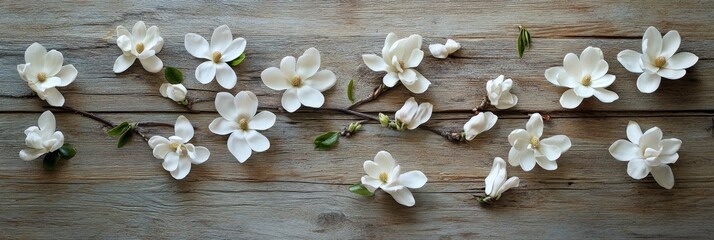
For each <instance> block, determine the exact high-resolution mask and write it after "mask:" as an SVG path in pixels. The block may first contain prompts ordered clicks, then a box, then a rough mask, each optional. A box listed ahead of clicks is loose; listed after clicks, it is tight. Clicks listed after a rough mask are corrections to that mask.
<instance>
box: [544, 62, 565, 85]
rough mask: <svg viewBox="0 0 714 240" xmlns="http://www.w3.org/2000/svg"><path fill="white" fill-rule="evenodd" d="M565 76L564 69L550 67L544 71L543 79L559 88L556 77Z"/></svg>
mask: <svg viewBox="0 0 714 240" xmlns="http://www.w3.org/2000/svg"><path fill="white" fill-rule="evenodd" d="M559 74H565V68H563V67H552V68H548V69H547V70H545V79H547V80H548V82H550V83H552V84H553V85H555V86H560V83H559V82H558V75H559Z"/></svg>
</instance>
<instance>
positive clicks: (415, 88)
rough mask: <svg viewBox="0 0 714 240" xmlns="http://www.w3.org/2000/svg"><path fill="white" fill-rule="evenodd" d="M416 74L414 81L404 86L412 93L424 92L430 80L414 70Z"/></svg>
mask: <svg viewBox="0 0 714 240" xmlns="http://www.w3.org/2000/svg"><path fill="white" fill-rule="evenodd" d="M414 72H415V73H416V76H417V80H416V82H414V84H411V85H407V84H404V86H405V87H406V88H407V89H408V90H409V91H410V92H412V93H424V92H426V90H427V89H428V88H429V85H431V82H430V81H429V80H428V79H426V78H425V77H424V76H423V75H421V73H419V72H417V71H416V70H414Z"/></svg>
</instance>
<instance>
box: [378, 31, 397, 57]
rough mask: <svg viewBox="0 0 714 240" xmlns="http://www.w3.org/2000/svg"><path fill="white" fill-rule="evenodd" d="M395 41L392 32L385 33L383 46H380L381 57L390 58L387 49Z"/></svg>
mask: <svg viewBox="0 0 714 240" xmlns="http://www.w3.org/2000/svg"><path fill="white" fill-rule="evenodd" d="M396 41H397V35H396V34H394V33H393V32H390V33H389V34H387V37H386V38H385V39H384V47H382V57H384V58H385V59H389V58H391V56H389V57H388V56H387V55H388V51H389V49H390V48H391V47H392V45H394V43H395V42H396Z"/></svg>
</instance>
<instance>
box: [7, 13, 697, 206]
mask: <svg viewBox="0 0 714 240" xmlns="http://www.w3.org/2000/svg"><path fill="white" fill-rule="evenodd" d="M117 36H118V38H117V46H119V48H120V49H121V50H122V52H123V54H122V55H120V56H119V57H118V58H117V59H116V61H115V63H114V68H113V70H114V72H115V73H120V72H123V71H125V70H127V69H128V68H129V67H130V66H131V65H132V64H133V63H134V62H135V61H136V59H139V62H140V63H141V65H142V66H143V68H144V69H145V70H146V71H148V72H152V73H157V72H159V71H161V70H162V69H163V62H162V61H161V59H159V58H158V57H157V56H156V54H157V53H159V52H160V51H161V49H162V48H163V45H164V40H163V38H162V37H161V36H160V35H159V30H158V28H157V27H156V26H151V27H149V28H148V29H147V28H146V25H145V24H144V22H141V21H139V22H137V23H136V24H135V25H134V27H133V28H132V31H131V32H129V30H128V29H127V28H125V27H123V26H119V27H117ZM184 43H185V48H186V50H187V51H188V52H189V53H190V54H191V55H192V56H194V57H196V58H203V59H207V61H205V62H203V63H201V64H200V65H199V66H198V67H197V68H196V71H195V78H196V80H197V81H198V82H200V83H202V84H208V83H210V82H211V81H213V79H216V81H217V82H218V84H219V85H220V86H222V87H224V88H226V89H231V88H233V87H234V86H235V85H236V81H237V76H236V73H235V72H234V71H233V69H232V68H231V66H230V65H229V62H231V61H233V60H235V59H237V58H239V57H240V56H241V55H243V52H244V50H245V48H246V40H245V39H243V38H235V39H234V38H233V35H232V33H231V30H230V29H229V28H228V26H226V25H223V26H219V27H217V28H216V29H215V30H214V31H213V35H212V36H211V41H210V43H209V42H208V41H207V40H206V39H205V38H203V37H201V36H200V35H197V34H194V33H189V34H186V36H185V41H184ZM679 43H680V37H679V34H678V33H677V32H676V31H671V32H669V33H667V34H666V35H665V36H664V38H663V37H662V36H661V34H660V33H659V31H657V30H656V29H655V28H654V27H650V28H648V29H647V31H646V32H645V35H644V37H643V41H642V48H643V49H642V51H643V53H642V54H640V53H637V52H634V51H631V50H625V51H622V52H621V53H620V54H618V60H619V61H620V62H621V63H622V65H623V66H625V68H626V69H627V70H629V71H632V72H636V73H642V75H640V77H639V78H638V80H637V87H638V89H640V91H642V92H646V93H651V92H653V91H655V90H656V89H657V88H658V86H659V82H660V77H665V78H669V79H678V78H681V77H682V76H684V74H685V70H684V69H685V68H688V67H690V66H692V65H694V63H696V61H697V60H698V58H697V57H696V56H695V55H694V54H691V53H677V54H675V52H676V50H677V48H678V47H679ZM421 46H422V37H421V36H420V35H416V34H415V35H411V36H409V37H406V38H401V39H399V38H398V37H397V36H396V35H395V34H394V33H390V34H388V35H387V37H386V40H385V42H384V47H383V48H382V55H381V56H377V55H376V54H365V55H363V56H362V58H363V61H364V63H365V64H366V65H367V67H369V68H370V69H372V70H373V71H377V72H386V74H385V76H384V77H383V84H384V85H385V86H387V87H394V86H396V85H397V84H398V83H401V84H402V85H404V86H405V87H406V88H407V89H408V90H409V91H411V92H412V93H415V94H419V93H423V92H425V91H426V90H427V89H428V87H429V86H430V84H431V82H430V81H429V80H428V79H427V78H426V77H424V76H423V75H422V74H421V73H419V72H418V71H417V70H416V69H415V68H416V67H417V66H419V64H420V63H421V61H422V59H423V57H424V52H423V51H422V50H421ZM459 48H461V44H459V43H457V42H456V41H454V40H452V39H449V40H448V41H447V42H446V44H445V45H442V44H432V45H430V46H429V49H430V51H431V53H432V55H433V56H434V57H436V58H446V57H447V56H448V55H449V54H452V53H454V52H456V51H458V50H459ZM25 62H26V63H25V64H20V65H18V67H17V70H18V72H19V74H20V76H21V78H22V79H23V80H25V81H26V82H27V83H28V85H29V86H30V88H31V89H32V90H33V91H35V92H36V93H37V95H38V96H39V97H40V98H41V99H43V100H46V101H47V102H48V103H49V104H50V105H52V106H62V105H63V104H64V97H63V96H62V94H61V93H60V92H59V91H58V90H57V89H56V88H57V87H64V86H67V85H68V84H70V83H72V81H74V79H75V78H76V76H77V70H76V69H75V68H74V66H72V65H65V66H62V63H63V57H62V54H61V53H59V52H58V51H56V50H51V51H49V52H48V51H47V50H46V49H45V48H44V47H42V45H40V44H38V43H34V44H32V45H31V46H30V47H29V48H28V49H27V51H26V52H25ZM320 64H321V59H320V52H319V51H318V50H317V49H315V48H309V49H307V50H306V51H305V52H304V53H303V54H302V55H301V56H300V57H298V58H297V59H296V58H295V57H292V56H287V57H285V58H283V59H282V61H281V62H280V66H279V67H270V68H267V69H265V70H264V71H263V72H262V73H261V79H262V81H263V83H264V84H265V85H266V86H267V87H268V88H270V89H273V90H277V91H284V92H283V95H282V100H281V105H282V107H283V109H285V110H286V111H288V112H295V111H297V110H298V109H299V108H300V107H301V106H307V107H312V108H319V107H321V106H322V105H323V104H324V102H325V98H324V96H323V94H322V92H324V91H326V90H328V89H330V88H332V87H333V86H334V85H335V83H336V76H335V74H334V73H333V72H332V71H330V70H320ZM607 71H608V64H607V62H605V60H604V58H603V53H602V51H601V50H600V49H599V48H595V47H588V48H586V49H585V50H584V51H583V52H582V54H581V55H580V57H578V56H576V55H575V54H573V53H569V54H567V55H566V56H565V59H564V61H563V66H562V67H553V68H550V69H548V70H546V71H545V77H546V79H547V80H548V81H549V82H551V83H553V84H555V85H556V86H562V87H567V88H570V89H569V90H567V91H566V92H565V93H563V96H562V97H561V99H560V103H561V105H562V106H563V107H565V108H575V107H577V106H578V105H580V103H581V102H582V100H583V99H584V98H588V97H591V96H595V97H596V98H598V99H599V100H601V101H603V102H613V101H615V100H616V99H617V98H618V95H617V94H616V93H614V92H612V91H610V90H607V89H605V88H607V87H609V86H610V85H611V84H612V83H613V82H614V81H615V76H614V75H611V74H607ZM513 85H514V82H513V80H511V79H505V77H504V76H503V75H501V76H498V77H497V78H495V79H493V80H490V81H488V82H487V84H486V90H487V100H488V103H490V105H491V106H494V107H495V108H497V109H508V108H511V107H513V106H515V105H516V104H517V102H518V97H517V96H516V95H514V94H512V93H511V92H510V91H511V88H512V87H513ZM160 93H161V95H162V96H164V97H167V98H170V99H172V100H173V101H176V102H179V103H182V102H185V101H186V95H187V89H186V87H184V86H183V85H182V84H170V83H165V84H164V85H162V86H161V88H160ZM215 107H216V110H217V111H218V113H219V114H220V117H218V118H216V119H215V120H213V121H212V122H211V123H210V125H209V130H210V131H211V132H213V133H215V134H218V135H230V136H229V137H228V141H227V147H228V150H229V152H230V153H231V154H232V155H233V156H234V157H235V158H236V159H237V160H238V161H240V162H241V163H242V162H245V161H246V160H247V159H248V158H249V157H250V156H251V154H252V152H263V151H266V150H268V149H269V148H270V141H269V140H268V139H267V138H266V137H265V136H264V135H262V134H261V133H259V132H258V131H262V130H267V129H269V128H271V127H272V126H273V125H274V124H275V121H276V115H275V114H273V113H272V112H269V111H262V112H259V113H258V112H257V109H258V98H257V97H256V95H255V94H253V93H252V92H250V91H241V92H239V93H238V94H236V95H235V96H234V95H232V94H230V93H228V92H220V93H218V94H217V95H216V98H215ZM432 110H433V105H432V104H431V103H421V104H418V103H417V102H416V100H415V99H414V97H410V98H409V99H408V100H407V101H406V103H405V104H404V106H403V107H402V108H401V109H399V110H398V111H397V112H396V113H395V117H394V120H391V119H390V118H389V117H388V116H386V115H384V114H380V122H381V124H382V125H384V126H385V127H390V128H393V129H396V130H407V129H408V130H412V129H416V128H417V127H419V126H420V125H421V124H424V123H425V122H427V121H428V120H429V119H430V118H431V115H432ZM497 120H498V117H497V116H496V115H495V114H494V113H492V112H478V114H477V115H476V116H473V117H472V118H471V119H470V120H469V121H467V122H466V123H465V124H464V126H463V133H461V136H460V138H461V139H463V141H471V140H473V139H475V137H476V136H477V135H479V134H481V133H483V132H485V131H488V130H489V129H491V128H492V127H493V126H494V125H495V124H496V122H497ZM38 125H39V127H35V126H33V127H30V128H28V129H27V130H25V134H26V135H27V138H26V145H27V146H28V147H29V148H28V149H24V150H22V151H21V152H20V158H22V159H23V160H32V159H35V158H37V157H39V156H40V155H42V154H45V153H49V152H53V151H56V150H57V149H58V148H59V147H60V146H62V144H63V142H64V136H63V135H62V133H61V132H59V131H55V118H54V116H53V115H52V113H51V112H49V111H47V112H45V113H43V114H42V116H41V117H40V120H39V122H38ZM174 126H175V134H174V136H171V137H169V138H164V137H161V136H153V137H152V138H151V139H149V141H148V143H149V145H150V146H151V148H152V149H153V155H154V156H155V157H156V158H158V159H163V167H164V169H165V170H166V171H169V172H170V173H171V176H173V177H174V178H176V179H182V178H184V177H186V176H187V174H188V173H189V171H190V169H191V164H201V163H203V162H205V161H206V160H207V159H208V158H209V156H210V152H209V150H208V149H207V148H205V147H198V146H194V145H193V144H191V143H189V141H190V140H191V139H192V138H193V135H194V129H193V126H192V125H191V123H190V122H189V120H188V119H187V118H186V117H184V116H179V117H178V119H177V120H176V124H175V125H174ZM543 128H544V125H543V118H542V116H541V115H540V114H538V113H534V114H531V117H530V119H529V120H528V122H527V123H526V128H525V129H516V130H513V131H512V132H511V133H510V134H509V136H508V142H509V143H510V145H511V149H510V151H509V154H508V163H509V164H510V165H512V166H520V167H521V168H522V169H523V170H524V171H530V170H532V169H533V168H534V167H535V165H536V164H537V165H539V166H541V167H542V168H543V169H546V170H555V169H557V167H558V166H557V163H556V160H557V159H558V158H560V156H561V154H563V153H565V152H566V151H567V150H568V149H570V147H571V145H572V144H571V141H570V139H569V138H568V137H567V136H565V135H556V136H552V137H548V138H544V139H541V138H542V135H543ZM627 137H628V139H629V141H625V140H618V141H616V142H615V143H613V144H612V146H611V147H610V149H609V150H610V153H611V154H612V156H613V157H614V158H616V159H617V160H621V161H629V164H628V170H627V172H628V174H629V175H630V176H632V177H633V178H635V179H641V178H644V177H646V176H647V175H648V174H649V173H650V172H651V173H652V175H653V176H654V178H655V179H656V181H657V182H658V183H659V184H660V185H662V186H663V187H665V188H671V187H672V186H673V185H674V177H673V175H672V172H671V169H670V168H669V166H668V165H667V164H669V163H674V162H675V161H676V160H677V159H678V155H677V151H678V149H679V147H680V146H681V141H680V140H679V139H674V138H673V139H664V140H663V139H662V131H661V130H660V129H659V128H657V127H654V128H651V129H649V130H647V131H646V132H644V133H642V131H641V129H640V127H639V125H638V124H637V123H635V122H630V124H629V125H628V127H627ZM364 170H365V172H366V173H367V175H365V176H364V177H362V179H361V183H362V184H363V185H364V186H365V187H366V188H367V189H368V190H369V191H370V192H374V191H376V190H377V189H382V190H384V191H385V192H387V193H389V194H390V195H392V196H393V197H394V199H395V200H396V201H397V202H398V203H400V204H402V205H406V206H413V205H414V204H415V200H414V197H413V196H412V194H411V192H410V191H409V188H420V187H422V186H424V185H425V184H426V182H427V178H426V176H425V174H424V173H422V172H421V171H410V172H406V173H401V167H400V166H399V165H398V164H397V163H396V161H395V160H394V158H393V157H392V156H391V155H390V154H389V153H388V152H386V151H381V152H379V153H378V154H377V155H376V156H375V158H374V161H366V162H364ZM485 181H486V187H485V192H486V194H487V197H488V198H489V199H498V198H499V197H500V196H501V194H502V193H503V192H504V191H506V190H508V189H509V188H512V187H516V186H518V185H519V179H518V177H511V178H509V179H506V161H504V160H503V159H502V158H500V157H496V158H495V159H494V162H493V168H492V170H491V173H490V174H489V175H488V177H487V178H486V180H485Z"/></svg>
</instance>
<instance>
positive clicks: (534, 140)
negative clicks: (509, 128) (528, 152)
mask: <svg viewBox="0 0 714 240" xmlns="http://www.w3.org/2000/svg"><path fill="white" fill-rule="evenodd" d="M531 146H533V148H538V146H540V139H538V137H531Z"/></svg>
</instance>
